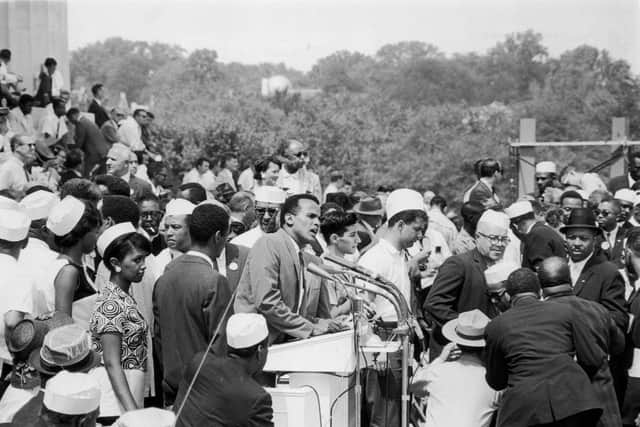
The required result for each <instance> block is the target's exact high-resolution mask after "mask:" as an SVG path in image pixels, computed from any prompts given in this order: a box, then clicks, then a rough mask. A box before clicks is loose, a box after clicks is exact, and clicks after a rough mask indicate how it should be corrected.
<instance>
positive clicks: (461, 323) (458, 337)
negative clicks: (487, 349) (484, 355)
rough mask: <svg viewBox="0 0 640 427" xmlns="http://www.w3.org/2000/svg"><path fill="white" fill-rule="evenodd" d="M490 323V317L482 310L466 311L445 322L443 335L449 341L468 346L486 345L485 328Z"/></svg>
mask: <svg viewBox="0 0 640 427" xmlns="http://www.w3.org/2000/svg"><path fill="white" fill-rule="evenodd" d="M488 323H489V318H488V317H487V315H486V314H484V313H483V312H481V311H480V310H478V309H475V310H471V311H465V312H464V313H460V315H459V316H458V318H457V319H453V320H449V321H448V322H447V323H445V324H444V326H443V327H442V335H444V337H445V338H446V339H448V340H449V341H451V342H454V343H456V344H460V345H463V346H466V347H484V346H485V345H486V342H485V340H484V329H485V328H486V327H487V324H488Z"/></svg>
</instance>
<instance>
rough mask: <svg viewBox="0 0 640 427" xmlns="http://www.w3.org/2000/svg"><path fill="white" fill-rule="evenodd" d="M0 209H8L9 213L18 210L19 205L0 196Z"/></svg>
mask: <svg viewBox="0 0 640 427" xmlns="http://www.w3.org/2000/svg"><path fill="white" fill-rule="evenodd" d="M0 209H9V210H11V211H17V210H20V209H21V208H20V203H18V202H16V201H15V200H13V199H10V198H9V197H5V196H0Z"/></svg>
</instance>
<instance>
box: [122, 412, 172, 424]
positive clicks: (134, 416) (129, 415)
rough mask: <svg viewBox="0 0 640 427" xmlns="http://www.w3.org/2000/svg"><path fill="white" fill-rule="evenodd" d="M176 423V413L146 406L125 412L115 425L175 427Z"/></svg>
mask: <svg viewBox="0 0 640 427" xmlns="http://www.w3.org/2000/svg"><path fill="white" fill-rule="evenodd" d="M175 423H176V415H175V414H174V413H173V412H171V411H167V410H166V409H159V408H144V409H138V410H135V411H130V412H125V413H124V414H122V415H121V416H120V418H118V420H117V421H116V423H115V424H114V425H113V426H114V427H147V426H154V427H173V426H174V425H175Z"/></svg>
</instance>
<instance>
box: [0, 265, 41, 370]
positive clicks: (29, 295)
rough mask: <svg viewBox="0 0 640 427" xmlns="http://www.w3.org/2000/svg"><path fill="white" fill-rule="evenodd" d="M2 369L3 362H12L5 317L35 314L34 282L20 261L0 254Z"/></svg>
mask: <svg viewBox="0 0 640 427" xmlns="http://www.w3.org/2000/svg"><path fill="white" fill-rule="evenodd" d="M0 271H1V272H2V274H1V275H0V295H2V298H0V313H2V316H0V369H1V367H2V366H1V365H2V363H3V362H9V363H10V364H11V362H12V356H11V353H9V350H8V349H7V344H6V341H5V335H4V334H5V324H4V315H5V314H6V313H7V312H8V311H18V312H21V313H33V311H34V310H33V296H34V281H33V279H32V278H31V277H30V276H28V275H27V274H25V272H24V271H23V270H22V269H21V268H20V265H19V264H18V261H17V260H16V259H15V258H14V257H12V256H10V255H5V254H0Z"/></svg>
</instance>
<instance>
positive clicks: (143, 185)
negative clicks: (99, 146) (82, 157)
mask: <svg viewBox="0 0 640 427" xmlns="http://www.w3.org/2000/svg"><path fill="white" fill-rule="evenodd" d="M132 155H133V153H132V152H131V150H129V147H127V146H126V145H124V144H120V143H118V144H113V146H112V147H111V148H110V149H109V152H108V153H107V162H106V164H107V174H109V175H114V176H117V177H118V178H122V179H124V180H125V181H126V182H127V183H128V184H129V187H131V193H132V194H131V197H132V198H133V199H134V200H138V199H140V198H141V197H142V196H143V195H144V194H146V193H152V192H153V191H152V189H151V184H149V183H148V182H146V181H143V180H141V179H140V178H138V177H136V176H133V175H131V173H130V172H129V163H130V162H131V161H132V160H131V159H132Z"/></svg>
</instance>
